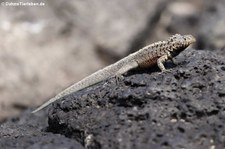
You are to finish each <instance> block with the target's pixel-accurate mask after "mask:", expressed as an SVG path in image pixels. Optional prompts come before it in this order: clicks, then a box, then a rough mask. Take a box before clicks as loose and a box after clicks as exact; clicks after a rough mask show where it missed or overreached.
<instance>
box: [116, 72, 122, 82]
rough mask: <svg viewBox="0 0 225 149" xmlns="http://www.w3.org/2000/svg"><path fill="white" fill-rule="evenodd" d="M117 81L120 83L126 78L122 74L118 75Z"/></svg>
mask: <svg viewBox="0 0 225 149" xmlns="http://www.w3.org/2000/svg"><path fill="white" fill-rule="evenodd" d="M115 79H116V83H119V82H120V81H122V80H123V79H124V76H123V75H121V74H116V75H115Z"/></svg>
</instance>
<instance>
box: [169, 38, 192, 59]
mask: <svg viewBox="0 0 225 149" xmlns="http://www.w3.org/2000/svg"><path fill="white" fill-rule="evenodd" d="M167 41H168V43H169V44H170V45H171V47H170V48H169V50H170V52H171V54H172V55H173V56H176V55H178V54H179V53H180V52H182V51H183V50H184V49H186V48H187V47H188V46H189V45H190V44H192V43H194V42H195V41H196V39H195V37H193V36H192V35H180V34H175V35H173V36H171V37H170V38H169V39H168V40H167Z"/></svg>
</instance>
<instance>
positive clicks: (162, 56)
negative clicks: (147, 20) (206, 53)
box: [32, 34, 196, 113]
mask: <svg viewBox="0 0 225 149" xmlns="http://www.w3.org/2000/svg"><path fill="white" fill-rule="evenodd" d="M195 41H196V40H195V38H194V37H193V36H192V35H184V36H182V35H180V34H175V35H173V36H171V37H170V38H169V39H168V40H165V41H159V42H156V43H153V44H151V45H149V46H146V47H144V48H142V49H140V50H139V51H137V52H135V53H132V54H130V55H128V56H127V57H125V58H123V59H121V60H119V61H118V62H116V63H114V64H112V65H109V66H107V67H105V68H103V69H101V70H99V71H97V72H95V73H93V74H91V75H90V76H88V77H86V78H84V79H83V80H81V81H79V82H77V83H75V84H74V85H72V86H70V87H68V88H67V89H65V90H64V91H62V92H61V93H59V94H58V95H56V96H55V97H53V98H51V99H50V100H49V101H47V102H46V103H44V104H43V105H41V106H40V107H39V108H37V109H36V110H34V111H33V112H32V113H35V112H37V111H39V110H41V109H43V108H45V107H46V106H48V105H49V104H51V103H53V102H55V101H56V100H58V99H60V98H62V97H63V96H66V95H69V94H71V93H73V92H76V91H79V90H82V89H84V88H87V87H89V86H92V85H94V84H96V83H98V82H101V81H103V80H106V79H107V78H109V77H112V76H116V75H121V74H124V73H126V72H127V71H129V70H131V69H134V68H137V67H141V68H147V67H151V66H154V65H157V66H158V67H159V68H160V70H161V71H165V70H166V69H165V67H164V65H163V63H164V62H165V61H166V60H168V59H171V60H172V58H173V57H175V56H177V55H178V54H179V53H180V52H182V51H183V50H184V49H186V48H187V47H188V46H189V45H190V44H192V43H193V42H195Z"/></svg>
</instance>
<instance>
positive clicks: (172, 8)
mask: <svg viewBox="0 0 225 149" xmlns="http://www.w3.org/2000/svg"><path fill="white" fill-rule="evenodd" d="M0 2H1V6H0V61H1V63H0V121H1V120H4V119H5V118H7V117H10V116H13V115H16V114H18V113H20V112H21V111H23V110H25V109H27V108H28V107H33V108H34V107H36V106H38V105H40V104H42V103H43V102H44V101H46V100H48V99H49V98H50V97H52V96H54V95H55V94H56V93H58V92H60V91H61V90H63V89H64V88H65V87H67V86H70V85H71V84H73V83H75V82H77V81H78V80H80V79H82V78H84V77H85V76H87V75H89V74H91V73H93V72H94V71H96V70H98V69H100V68H102V67H104V66H106V65H109V64H111V63H113V62H115V61H117V60H119V59H120V58H123V57H124V56H126V55H128V54H129V53H131V52H134V51H136V50H138V49H140V48H142V47H143V46H145V45H148V44H150V43H152V42H155V41H158V40H163V39H166V38H167V37H169V36H170V35H172V34H175V33H180V34H193V35H194V36H195V37H196V38H197V41H198V42H197V43H196V44H195V45H194V48H196V49H198V50H221V51H224V50H223V49H224V48H223V47H224V45H225V0H186V1H185V0H113V1H107V0H71V1H65V0H26V1H25V0H13V1H9V0H8V1H7V0H0ZM7 2H13V3H19V2H33V3H43V4H44V5H42V6H21V5H20V6H12V4H11V6H9V3H7ZM7 5H8V6H7Z"/></svg>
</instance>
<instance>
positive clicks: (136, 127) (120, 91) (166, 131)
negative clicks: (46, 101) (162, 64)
mask: <svg viewBox="0 0 225 149" xmlns="http://www.w3.org/2000/svg"><path fill="white" fill-rule="evenodd" d="M175 61H176V63H177V66H175V65H172V64H171V63H170V62H168V63H167V64H166V67H167V68H168V67H169V69H168V71H166V72H164V73H161V72H159V70H158V69H157V68H152V69H150V68H149V70H145V71H143V70H137V71H133V72H129V73H128V74H127V75H125V77H124V78H120V77H119V78H111V79H108V80H106V81H103V82H101V83H99V84H97V85H95V86H92V87H89V88H87V89H84V90H82V91H80V92H77V93H73V94H71V95H69V96H66V97H64V98H63V99H62V100H60V101H58V102H56V103H54V104H53V107H52V108H51V110H50V114H49V121H48V123H49V126H48V131H50V132H53V133H59V134H62V135H65V136H66V137H68V138H71V139H75V140H77V141H79V142H80V143H81V144H83V145H84V146H85V147H88V148H104V149H106V148H123V149H125V148H142V149H143V148H162V147H165V148H209V147H213V146H216V147H218V148H223V147H225V143H224V136H225V113H224V110H225V58H224V57H223V56H220V55H218V54H217V53H215V52H214V53H213V52H210V51H196V50H192V49H187V50H185V51H184V52H183V53H182V54H180V55H179V56H178V57H177V58H176V59H175Z"/></svg>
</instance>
